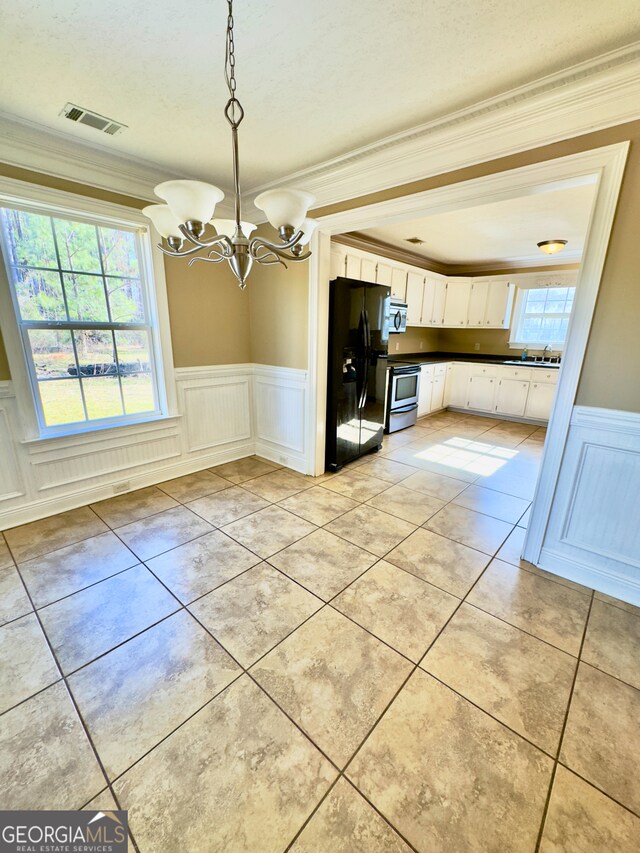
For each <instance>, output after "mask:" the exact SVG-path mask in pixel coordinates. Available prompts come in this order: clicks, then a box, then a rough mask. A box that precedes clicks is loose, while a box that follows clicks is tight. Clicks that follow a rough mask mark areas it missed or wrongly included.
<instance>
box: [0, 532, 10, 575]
mask: <svg viewBox="0 0 640 853" xmlns="http://www.w3.org/2000/svg"><path fill="white" fill-rule="evenodd" d="M12 565H13V558H12V556H11V552H10V551H9V546H8V545H7V543H6V542H5V541H4V536H3V535H2V533H0V569H4V568H6V567H7V566H12Z"/></svg>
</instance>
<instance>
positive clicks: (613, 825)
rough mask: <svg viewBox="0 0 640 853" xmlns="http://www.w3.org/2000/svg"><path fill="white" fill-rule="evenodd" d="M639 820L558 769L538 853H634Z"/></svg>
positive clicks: (639, 836) (566, 772)
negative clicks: (607, 852)
mask: <svg viewBox="0 0 640 853" xmlns="http://www.w3.org/2000/svg"><path fill="white" fill-rule="evenodd" d="M639 841H640V819H639V818H637V817H635V816H634V815H632V814H631V813H630V812H628V811H627V810H626V809H623V808H622V806H619V805H618V804H617V803H614V802H613V800H610V799H609V797H605V796H604V794H601V793H600V791H597V790H596V789H595V788H593V787H592V786H591V785H589V784H587V783H586V782H584V781H583V780H582V779H579V778H578V777H577V776H576V775H575V774H574V773H571V772H570V771H569V770H566V769H565V768H564V767H563V766H562V765H559V767H558V769H557V771H556V777H555V780H554V782H553V792H552V794H551V800H550V802H549V810H548V812H547V817H546V820H545V824H544V833H543V835H542V840H541V842H540V853H605V851H613V850H615V851H616V853H637V851H638V843H639Z"/></svg>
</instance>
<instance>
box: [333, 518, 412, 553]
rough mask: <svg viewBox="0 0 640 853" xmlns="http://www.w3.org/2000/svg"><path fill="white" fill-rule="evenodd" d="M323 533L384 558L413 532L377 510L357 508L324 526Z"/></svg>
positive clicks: (399, 521) (408, 526)
mask: <svg viewBox="0 0 640 853" xmlns="http://www.w3.org/2000/svg"><path fill="white" fill-rule="evenodd" d="M326 529H327V530H329V531H330V532H331V533H335V534H337V535H338V536H342V538H343V539H346V540H347V541H349V542H353V544H354V545H358V547H360V548H364V549H365V550H366V551H371V553H373V554H376V555H377V556H378V557H384V555H385V554H387V553H388V552H389V551H390V550H391V549H392V548H395V546H396V545H397V544H398V543H399V542H401V541H402V540H403V539H405V538H406V537H407V536H409V534H410V533H413V531H414V530H415V529H416V528H415V525H413V524H410V523H409V522H408V521H404V520H403V519H401V518H396V517H395V516H392V515H389V513H386V512H382V511H381V510H379V509H374V508H373V507H369V506H359V507H357V508H356V509H353V510H351V512H347V513H345V515H342V516H340V518H336V520H335V521H332V522H331V523H330V524H327V525H326Z"/></svg>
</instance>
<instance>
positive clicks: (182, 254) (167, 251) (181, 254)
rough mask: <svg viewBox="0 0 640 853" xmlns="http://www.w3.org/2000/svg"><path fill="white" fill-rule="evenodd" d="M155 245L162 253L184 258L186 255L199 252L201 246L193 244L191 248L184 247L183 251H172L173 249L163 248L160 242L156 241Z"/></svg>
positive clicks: (171, 256)
mask: <svg viewBox="0 0 640 853" xmlns="http://www.w3.org/2000/svg"><path fill="white" fill-rule="evenodd" d="M157 246H158V248H159V249H160V251H161V252H162V254H163V255H168V256H169V257H170V258H185V257H186V256H187V255H193V254H194V252H199V251H200V250H201V248H202V246H193V247H192V248H191V249H185V250H184V251H183V252H174V251H173V249H165V247H164V246H163V245H162V243H158V244H157Z"/></svg>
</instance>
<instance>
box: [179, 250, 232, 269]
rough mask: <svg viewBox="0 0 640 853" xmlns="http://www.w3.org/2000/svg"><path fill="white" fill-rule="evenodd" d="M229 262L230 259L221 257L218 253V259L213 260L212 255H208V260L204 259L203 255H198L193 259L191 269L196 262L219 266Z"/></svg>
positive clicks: (190, 263) (190, 264)
mask: <svg viewBox="0 0 640 853" xmlns="http://www.w3.org/2000/svg"><path fill="white" fill-rule="evenodd" d="M228 260H229V259H228V258H227V257H225V256H224V255H221V254H219V253H217V257H215V258H212V257H211V255H210V254H209V255H207V257H206V258H205V257H203V256H202V255H197V256H196V257H195V258H191V260H190V261H189V266H190V267H191V266H193V265H194V264H195V262H196V261H206V263H208V264H219V263H222V261H228Z"/></svg>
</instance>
